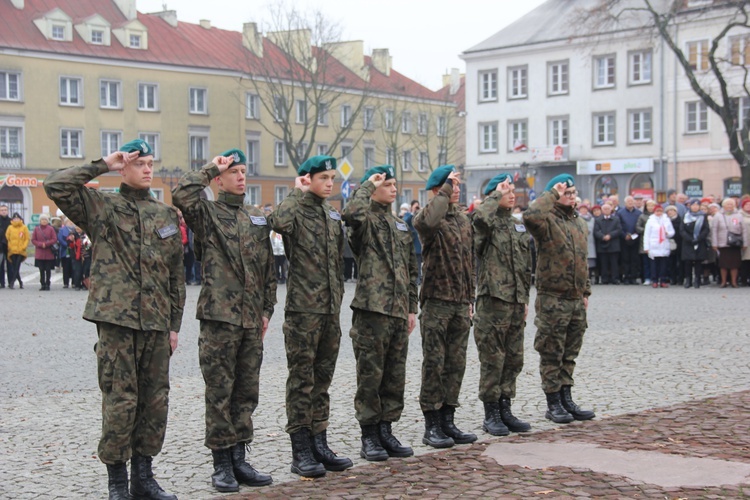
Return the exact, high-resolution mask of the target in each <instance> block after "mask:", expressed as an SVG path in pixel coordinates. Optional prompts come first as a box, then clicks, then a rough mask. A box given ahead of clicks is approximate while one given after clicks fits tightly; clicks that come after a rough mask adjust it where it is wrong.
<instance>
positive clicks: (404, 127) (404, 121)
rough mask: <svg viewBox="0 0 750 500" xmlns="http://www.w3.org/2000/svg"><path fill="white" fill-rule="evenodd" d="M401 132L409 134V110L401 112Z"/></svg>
mask: <svg viewBox="0 0 750 500" xmlns="http://www.w3.org/2000/svg"><path fill="white" fill-rule="evenodd" d="M401 133H402V134H411V113H410V112H409V111H404V112H403V113H401Z"/></svg>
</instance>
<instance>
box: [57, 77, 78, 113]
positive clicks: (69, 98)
mask: <svg viewBox="0 0 750 500" xmlns="http://www.w3.org/2000/svg"><path fill="white" fill-rule="evenodd" d="M81 88H82V84H81V79H80V78H74V77H70V76H61V77H60V105H61V106H80V105H81V104H83V102H82V99H81Z"/></svg>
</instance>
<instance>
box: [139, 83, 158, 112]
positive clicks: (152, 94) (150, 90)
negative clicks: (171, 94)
mask: <svg viewBox="0 0 750 500" xmlns="http://www.w3.org/2000/svg"><path fill="white" fill-rule="evenodd" d="M138 110H139V111H158V110H159V86H158V85H156V84H155V83H139V84H138Z"/></svg>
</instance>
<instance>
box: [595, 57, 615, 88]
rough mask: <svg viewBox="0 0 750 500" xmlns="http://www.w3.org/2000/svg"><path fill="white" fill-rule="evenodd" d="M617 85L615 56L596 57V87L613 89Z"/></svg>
mask: <svg viewBox="0 0 750 500" xmlns="http://www.w3.org/2000/svg"><path fill="white" fill-rule="evenodd" d="M614 86H615V56H614V54H609V55H606V56H596V57H594V88H595V89H611V88H613V87H614Z"/></svg>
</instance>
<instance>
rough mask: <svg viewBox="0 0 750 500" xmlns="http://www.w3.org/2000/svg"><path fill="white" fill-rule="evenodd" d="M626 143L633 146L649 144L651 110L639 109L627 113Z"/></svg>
mask: <svg viewBox="0 0 750 500" xmlns="http://www.w3.org/2000/svg"><path fill="white" fill-rule="evenodd" d="M628 141H629V142H631V143H633V144H640V143H646V142H651V110H650V109H646V110H644V109H639V110H633V111H630V112H629V113H628Z"/></svg>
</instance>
